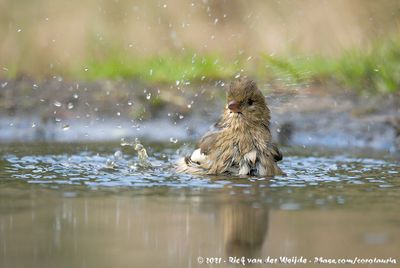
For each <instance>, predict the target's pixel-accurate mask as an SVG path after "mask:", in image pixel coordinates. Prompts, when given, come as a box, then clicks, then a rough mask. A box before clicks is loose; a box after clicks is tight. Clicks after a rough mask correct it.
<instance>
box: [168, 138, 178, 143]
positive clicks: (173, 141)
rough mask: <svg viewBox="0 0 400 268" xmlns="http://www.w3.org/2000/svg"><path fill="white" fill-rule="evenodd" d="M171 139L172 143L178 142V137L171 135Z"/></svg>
mask: <svg viewBox="0 0 400 268" xmlns="http://www.w3.org/2000/svg"><path fill="white" fill-rule="evenodd" d="M169 141H170V142H172V143H177V142H178V139H176V138H173V137H171V138H169Z"/></svg>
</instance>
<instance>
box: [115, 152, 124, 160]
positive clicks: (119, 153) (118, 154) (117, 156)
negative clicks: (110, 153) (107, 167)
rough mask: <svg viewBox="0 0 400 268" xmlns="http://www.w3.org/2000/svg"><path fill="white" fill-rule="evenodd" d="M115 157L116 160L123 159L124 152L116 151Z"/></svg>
mask: <svg viewBox="0 0 400 268" xmlns="http://www.w3.org/2000/svg"><path fill="white" fill-rule="evenodd" d="M114 157H115V159H122V152H121V151H119V150H118V151H116V152H115V153H114Z"/></svg>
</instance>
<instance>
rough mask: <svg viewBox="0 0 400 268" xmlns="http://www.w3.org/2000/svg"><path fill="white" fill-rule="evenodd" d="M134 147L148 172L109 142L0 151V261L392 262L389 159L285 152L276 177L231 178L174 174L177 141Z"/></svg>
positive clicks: (392, 170) (399, 198)
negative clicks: (143, 153)
mask: <svg viewBox="0 0 400 268" xmlns="http://www.w3.org/2000/svg"><path fill="white" fill-rule="evenodd" d="M144 145H145V147H146V148H147V151H148V154H149V156H150V158H149V160H150V162H151V164H152V167H151V168H146V167H141V166H140V165H139V164H138V163H139V162H138V159H137V156H136V152H135V151H134V150H133V148H132V147H130V146H121V145H120V144H108V143H107V144H105V143H103V144H89V145H83V144H29V145H26V144H13V145H2V146H0V267H209V266H212V267H225V266H233V267H239V266H243V264H245V265H250V264H249V263H250V262H258V261H261V262H262V264H259V266H260V267H266V266H271V267H281V266H285V265H284V263H285V262H286V263H287V262H292V263H293V262H302V261H304V260H305V261H306V263H308V265H312V266H311V267H318V266H322V267H326V264H324V263H326V262H328V261H330V262H332V261H337V262H339V261H343V260H344V261H345V262H346V263H347V265H341V267H347V266H348V267H353V265H351V264H350V261H354V260H356V259H355V258H358V260H361V261H365V262H366V263H368V261H373V262H375V264H373V267H379V265H377V264H376V262H377V261H382V260H386V261H388V260H389V261H390V263H392V262H393V260H394V261H397V265H399V262H400V251H399V248H400V213H399V212H398V211H399V207H400V166H399V162H398V159H396V158H395V157H393V156H387V155H384V154H380V153H366V152H357V153H348V154H343V153H341V152H332V151H328V152H327V151H316V150H312V149H307V150H305V149H302V148H285V149H284V151H285V155H284V161H283V162H282V163H281V167H282V169H283V170H284V171H285V172H286V174H287V176H282V177H275V178H254V177H253V178H252V177H250V178H241V179H239V178H231V177H200V176H191V175H182V174H176V173H175V171H174V168H173V167H174V165H173V164H174V162H175V161H176V160H177V159H178V157H179V156H178V153H177V149H178V148H179V147H180V145H178V144H174V143H171V144H161V145H160V144H145V143H144ZM178 151H181V150H179V149H178ZM243 256H244V257H245V259H242V257H243ZM285 258H286V259H285ZM274 260H276V263H275V264H271V262H272V263H273V261H274ZM243 261H244V263H243ZM381 265H382V267H395V266H396V265H393V264H392V265H383V264H381ZM285 267H287V266H285ZM307 267H308V266H307ZM359 267H361V266H359ZM371 267H372V266H371Z"/></svg>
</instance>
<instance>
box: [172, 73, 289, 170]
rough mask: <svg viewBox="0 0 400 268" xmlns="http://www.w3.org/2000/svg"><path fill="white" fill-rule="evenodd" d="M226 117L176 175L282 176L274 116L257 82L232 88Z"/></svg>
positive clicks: (246, 80)
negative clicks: (273, 140)
mask: <svg viewBox="0 0 400 268" xmlns="http://www.w3.org/2000/svg"><path fill="white" fill-rule="evenodd" d="M226 100H227V104H226V106H225V108H224V111H223V114H222V116H221V117H220V119H219V120H218V122H217V123H215V124H214V126H213V128H212V129H211V130H210V131H209V132H207V133H206V134H205V135H204V136H203V137H202V138H201V139H200V141H199V143H198V148H197V149H196V150H194V151H193V152H192V154H191V155H187V156H185V157H183V158H181V159H180V160H179V161H178V165H177V171H178V172H182V173H191V174H197V175H231V176H239V177H242V176H257V177H263V176H275V175H283V172H282V170H281V169H280V167H279V166H278V165H277V162H278V161H280V160H282V158H283V157H282V153H281V152H280V151H279V149H278V147H277V145H276V144H275V143H273V142H272V135H271V131H270V118H271V113H270V110H269V108H268V106H267V103H266V101H265V97H264V95H263V94H262V92H261V91H260V89H259V88H258V87H257V84H256V82H255V81H253V80H251V79H249V78H247V77H242V78H239V79H236V80H234V81H233V82H231V83H230V84H229V87H228V88H227V91H226Z"/></svg>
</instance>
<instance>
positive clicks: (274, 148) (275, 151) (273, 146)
mask: <svg viewBox="0 0 400 268" xmlns="http://www.w3.org/2000/svg"><path fill="white" fill-rule="evenodd" d="M268 148H269V150H270V152H271V154H272V156H273V157H274V160H275V162H278V161H281V160H282V159H283V156H282V153H281V151H279V149H278V146H276V144H275V143H272V142H269V143H268Z"/></svg>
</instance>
